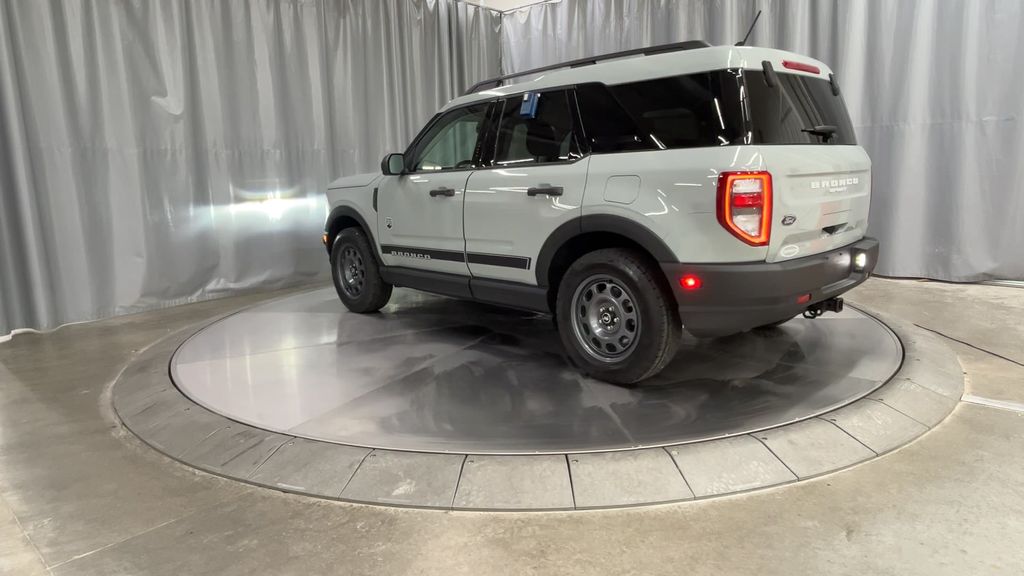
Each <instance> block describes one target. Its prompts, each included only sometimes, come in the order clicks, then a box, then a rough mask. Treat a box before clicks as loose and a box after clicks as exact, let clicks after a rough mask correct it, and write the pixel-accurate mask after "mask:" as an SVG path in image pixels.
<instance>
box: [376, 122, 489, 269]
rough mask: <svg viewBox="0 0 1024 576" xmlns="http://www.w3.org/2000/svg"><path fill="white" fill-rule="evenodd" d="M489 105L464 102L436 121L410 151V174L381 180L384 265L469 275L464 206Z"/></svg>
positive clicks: (380, 229)
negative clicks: (464, 231) (464, 230)
mask: <svg viewBox="0 0 1024 576" xmlns="http://www.w3.org/2000/svg"><path fill="white" fill-rule="evenodd" d="M489 106H490V103H488V102H482V103H478V104H473V105H470V106H464V107H461V108H457V109H454V110H450V111H448V112H446V113H444V114H443V115H441V116H440V117H438V118H436V119H435V120H433V121H432V122H431V123H430V125H428V127H427V128H426V129H425V130H424V132H423V134H422V135H421V136H420V137H419V138H417V140H416V141H415V142H414V143H413V145H412V146H411V147H410V149H409V151H408V152H406V155H405V165H406V173H404V174H401V175H398V176H385V177H384V179H383V180H382V181H381V183H380V186H379V187H378V192H377V194H378V197H377V198H378V199H377V202H378V213H377V231H378V238H379V239H380V244H381V252H382V253H383V260H384V264H386V265H388V266H401V267H406V268H417V269H421V270H429V271H433V272H446V273H452V274H460V275H462V276H467V277H468V276H469V269H468V268H467V266H466V257H465V237H464V233H463V225H462V222H463V220H462V205H463V199H464V198H465V190H466V180H467V179H468V178H469V176H470V174H472V171H473V169H474V168H475V164H474V159H475V154H476V148H477V139H478V137H479V135H480V132H481V130H482V128H483V125H484V119H485V117H486V115H487V114H486V113H487V109H488V107H489Z"/></svg>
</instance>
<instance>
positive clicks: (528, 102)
mask: <svg viewBox="0 0 1024 576" xmlns="http://www.w3.org/2000/svg"><path fill="white" fill-rule="evenodd" d="M539 101H540V94H537V93H536V92H527V93H526V94H523V103H522V105H520V106H519V115H520V116H522V117H523V118H530V119H533V118H536V117H537V103H538V102H539Z"/></svg>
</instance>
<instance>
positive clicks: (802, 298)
mask: <svg viewBox="0 0 1024 576" xmlns="http://www.w3.org/2000/svg"><path fill="white" fill-rule="evenodd" d="M810 301H811V295H810V294H804V295H803V296H798V297H797V299H796V303H797V304H807V303H808V302H810Z"/></svg>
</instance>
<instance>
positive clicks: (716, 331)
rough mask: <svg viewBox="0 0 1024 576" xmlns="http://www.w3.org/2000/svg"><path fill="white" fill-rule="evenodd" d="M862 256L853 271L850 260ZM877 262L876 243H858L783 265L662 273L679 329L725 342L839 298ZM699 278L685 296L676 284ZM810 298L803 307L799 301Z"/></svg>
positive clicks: (672, 267)
mask: <svg viewBox="0 0 1024 576" xmlns="http://www.w3.org/2000/svg"><path fill="white" fill-rule="evenodd" d="M859 253H865V254H867V265H866V266H865V267H864V269H863V270H855V269H854V265H853V259H854V257H855V256H856V255H857V254H859ZM877 261H878V241H877V240H875V239H874V238H863V239H861V240H859V241H857V242H854V243H853V244H850V245H848V246H844V247H842V248H839V249H837V250H832V251H830V252H824V253H822V254H815V255H813V256H807V257H804V258H798V259H795V260H787V261H785V262H773V263H768V262H747V263H739V264H679V263H663V264H661V268H662V271H663V272H664V273H665V275H666V276H667V277H668V280H669V284H670V285H671V286H672V290H673V292H674V294H675V297H676V301H677V302H678V304H679V316H680V318H682V321H683V327H685V328H686V330H687V331H688V332H690V333H691V334H693V335H694V336H699V337H708V336H724V335H727V334H734V333H736V332H742V331H744V330H749V329H750V328H754V327H757V326H763V325H765V324H770V323H772V322H777V321H779V320H785V319H788V318H792V317H793V316H796V315H797V314H800V313H801V312H803V311H804V310H806V309H807V307H808V306H810V305H811V304H815V303H818V302H822V301H824V300H828V299H829V298H834V297H836V296H839V295H840V294H843V293H844V292H846V291H848V290H850V289H851V288H853V287H854V286H857V285H858V284H860V283H861V282H864V281H865V280H867V278H868V276H869V275H870V274H871V272H872V271H873V270H874V269H875V263H876V262H877ZM688 274H693V275H696V276H697V277H698V278H700V281H701V287H700V288H699V289H697V290H684V289H683V288H682V286H681V285H680V284H679V278H681V277H682V276H684V275H688ZM807 294H810V299H809V300H807V301H806V302H798V298H800V297H801V296H805V295H807Z"/></svg>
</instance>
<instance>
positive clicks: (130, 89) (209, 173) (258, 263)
mask: <svg viewBox="0 0 1024 576" xmlns="http://www.w3.org/2000/svg"><path fill="white" fill-rule="evenodd" d="M758 9H763V10H764V12H765V13H764V15H763V16H762V19H761V22H760V23H759V24H758V26H757V28H756V30H755V32H754V35H753V36H752V39H751V42H752V43H753V44H756V45H761V46H773V47H779V48H784V49H789V50H794V51H797V52H800V53H805V54H809V55H811V56H814V57H816V58H819V59H821V60H824V61H825V62H828V63H829V64H830V65H831V66H832V67H833V68H834V69H835V70H836V71H837V73H838V75H839V78H840V81H841V84H842V85H843V86H844V91H845V97H846V100H847V103H848V105H849V107H850V112H851V115H852V116H853V119H854V123H855V124H856V125H857V129H858V134H859V138H860V141H861V143H862V144H863V145H864V146H865V147H866V148H867V149H868V151H869V153H870V154H871V156H872V159H873V161H874V168H875V170H874V180H875V181H874V183H875V194H874V197H873V202H874V203H873V206H872V230H871V232H872V233H873V234H875V235H876V236H878V237H879V238H881V239H882V241H883V242H884V247H883V253H882V254H883V256H882V261H881V263H880V265H879V270H878V271H879V272H880V273H882V274H887V275H894V276H914V277H928V278H937V279H944V280H958V281H973V280H981V279H987V278H1006V279H1024V249H1022V248H1021V245H1022V242H1021V241H1020V238H1022V237H1024V200H1022V194H1021V192H1020V190H1021V188H1022V186H1021V184H1020V182H1021V181H1022V177H1024V173H1022V172H1024V168H1022V167H1021V166H1022V164H1024V125H1022V121H1021V117H1022V114H1021V113H1022V111H1024V110H1022V108H1024V97H1021V94H1024V79H1022V77H1024V74H1021V72H1020V62H1024V3H1021V2H1019V0H835V1H825V0H677V1H672V0H601V1H599V0H590V1H585V0H561V1H560V2H557V3H552V4H542V5H537V6H533V7H531V8H529V9H524V10H520V11H516V12H511V13H507V14H505V15H504V17H502V16H501V15H499V14H497V13H495V12H491V11H489V10H486V9H481V8H477V7H474V6H469V5H466V4H463V3H461V2H453V1H452V0H258V1H257V0H162V1H160V2H153V1H151V0H116V1H114V0H0V335H3V334H5V333H7V332H8V331H9V330H11V329H14V328H20V327H32V328H47V327H53V326H56V325H58V324H61V323H65V322H72V321H77V320H86V319H92V318H98V317H103V316H108V315H112V314H119V313H125V312H131V311H135V310H140V309H144V308H152V307H157V306H166V305H172V304H177V303H181V302H186V301H192V300H196V299H200V298H204V297H208V296H211V295H217V294H221V293H226V292H229V291H233V290H238V289H245V288H251V287H271V288H272V287H277V286H282V285H285V284H289V283H295V282H301V281H303V280H310V279H313V278H317V277H323V275H324V273H325V272H326V263H325V259H324V254H323V251H322V248H321V246H320V245H319V242H318V234H319V230H320V229H321V227H322V224H323V220H324V217H325V215H326V204H325V201H324V196H323V193H322V191H323V189H324V187H325V185H326V183H327V182H329V181H330V180H332V179H334V178H337V177H339V176H343V175H346V174H353V173H357V172H362V171H366V170H373V169H376V166H377V163H378V162H379V160H380V158H381V156H382V155H383V154H384V153H385V152H387V151H395V150H400V149H402V148H404V146H405V144H406V143H407V142H408V140H409V139H410V138H411V136H412V135H413V134H414V133H415V131H416V130H417V129H418V128H419V127H420V126H421V125H422V123H423V122H424V121H425V120H426V119H427V118H428V117H429V116H430V115H431V114H433V113H434V112H435V111H436V110H437V108H438V107H440V106H441V105H442V104H443V103H445V102H446V101H447V100H449V99H450V98H451V97H453V96H455V95H457V94H459V93H460V92H461V91H462V90H463V89H464V87H466V86H468V85H470V84H472V83H473V82H474V81H477V80H480V79H483V78H486V77H490V76H494V75H497V74H498V72H499V68H500V67H504V69H505V71H517V70H522V69H525V68H530V67H534V66H540V65H544V64H549V63H553V62H558V61H563V60H567V59H571V58H577V57H583V56H587V55H594V54H600V53H605V52H611V51H615V50H623V49H628V48H635V47H640V46H645V45H652V44H660V43H665V42H673V41H678V40H684V39H696V38H703V39H706V40H708V41H709V42H712V43H715V44H727V43H734V42H736V41H737V40H739V39H740V38H741V37H742V35H743V34H744V33H745V32H746V29H747V27H748V26H749V23H750V21H751V19H752V17H753V15H754V13H755V12H756V11H757V10H758Z"/></svg>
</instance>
